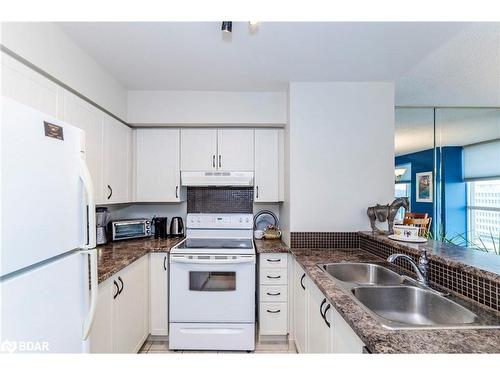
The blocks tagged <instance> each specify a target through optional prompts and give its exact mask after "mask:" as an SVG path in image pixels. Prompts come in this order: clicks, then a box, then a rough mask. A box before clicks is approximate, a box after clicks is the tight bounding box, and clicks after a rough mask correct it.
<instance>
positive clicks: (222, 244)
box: [177, 238, 253, 249]
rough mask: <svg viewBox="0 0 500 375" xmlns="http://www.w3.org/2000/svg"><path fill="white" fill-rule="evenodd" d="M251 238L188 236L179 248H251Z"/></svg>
mask: <svg viewBox="0 0 500 375" xmlns="http://www.w3.org/2000/svg"><path fill="white" fill-rule="evenodd" d="M252 247H253V243H252V240H251V239H246V238H243V239H240V238H186V240H185V241H184V242H182V243H180V244H179V246H177V248H178V249H251V248H252Z"/></svg>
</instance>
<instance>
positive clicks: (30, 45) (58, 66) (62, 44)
mask: <svg viewBox="0 0 500 375" xmlns="http://www.w3.org/2000/svg"><path fill="white" fill-rule="evenodd" d="M1 30H2V32H1V41H2V44H3V45H4V46H5V47H7V48H8V49H10V50H12V51H14V52H15V53H16V54H18V55H20V56H21V57H23V58H24V59H26V60H28V61H29V62H31V63H32V64H34V65H36V66H37V67H39V68H40V69H42V70H44V71H46V72H47V73H49V74H50V75H52V76H54V77H55V78H57V79H58V80H60V81H61V82H63V83H64V84H66V85H68V86H70V87H71V88H73V89H75V90H77V91H78V92H80V93H81V94H83V95H85V96H86V97H88V98H89V99H91V100H92V101H94V102H96V103H97V104H99V105H100V106H102V107H103V108H105V109H107V110H108V111H110V112H111V113H113V114H114V115H116V116H118V117H120V118H122V119H125V117H126V105H127V101H126V91H125V89H124V88H123V87H122V86H121V85H120V83H119V82H118V81H117V80H116V79H115V78H114V77H113V76H112V75H111V74H110V73H109V72H107V71H106V70H105V69H104V68H103V67H101V66H100V65H98V64H97V63H96V62H95V61H94V60H93V59H92V58H91V57H90V56H89V55H87V54H86V53H85V52H84V51H83V50H82V49H80V47H78V46H77V45H76V44H75V43H74V42H73V41H71V39H69V37H68V36H67V35H66V34H65V33H64V32H63V31H62V30H61V29H60V28H59V27H58V26H57V25H55V24H53V23H50V22H2V29H1Z"/></svg>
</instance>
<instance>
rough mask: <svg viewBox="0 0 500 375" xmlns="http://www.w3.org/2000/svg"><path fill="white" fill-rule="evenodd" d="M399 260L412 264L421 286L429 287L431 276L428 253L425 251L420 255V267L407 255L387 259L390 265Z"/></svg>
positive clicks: (396, 255) (397, 255) (394, 255)
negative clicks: (429, 273)
mask: <svg viewBox="0 0 500 375" xmlns="http://www.w3.org/2000/svg"><path fill="white" fill-rule="evenodd" d="M398 258H402V259H406V260H407V261H408V262H409V263H410V264H411V266H412V267H413V270H414V271H415V273H416V274H417V279H418V282H419V283H420V284H422V285H424V286H428V285H429V275H428V270H427V268H428V263H429V262H428V260H427V252H426V251H425V250H424V251H423V252H422V254H421V255H420V258H419V260H418V265H417V263H415V261H414V260H413V259H412V258H411V257H409V256H408V255H406V254H391V255H389V257H388V258H387V261H388V262H389V263H394V262H395V261H396V259H398Z"/></svg>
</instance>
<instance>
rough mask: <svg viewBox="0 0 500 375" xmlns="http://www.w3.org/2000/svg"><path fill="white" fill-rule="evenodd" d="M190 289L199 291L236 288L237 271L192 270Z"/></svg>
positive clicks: (218, 290) (219, 290)
mask: <svg viewBox="0 0 500 375" xmlns="http://www.w3.org/2000/svg"><path fill="white" fill-rule="evenodd" d="M189 290H193V291H198V292H227V291H232V290H236V272H229V271H228V272H225V271H224V272H219V271H190V272H189Z"/></svg>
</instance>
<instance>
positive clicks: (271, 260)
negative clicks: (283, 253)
mask: <svg viewBox="0 0 500 375" xmlns="http://www.w3.org/2000/svg"><path fill="white" fill-rule="evenodd" d="M267 261H268V262H281V259H268V260H267Z"/></svg>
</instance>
